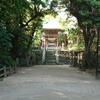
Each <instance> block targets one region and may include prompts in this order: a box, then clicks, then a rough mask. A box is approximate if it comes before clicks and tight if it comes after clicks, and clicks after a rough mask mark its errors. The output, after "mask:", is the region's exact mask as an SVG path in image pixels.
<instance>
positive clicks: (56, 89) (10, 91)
mask: <svg viewBox="0 0 100 100" xmlns="http://www.w3.org/2000/svg"><path fill="white" fill-rule="evenodd" d="M0 100H100V80H96V79H95V77H94V76H92V75H90V74H88V73H86V72H82V71H79V70H77V69H76V68H71V67H69V66H67V65H36V66H33V67H24V68H19V69H18V72H17V73H16V74H14V75H13V76H10V77H7V78H5V79H4V81H1V82H0Z"/></svg>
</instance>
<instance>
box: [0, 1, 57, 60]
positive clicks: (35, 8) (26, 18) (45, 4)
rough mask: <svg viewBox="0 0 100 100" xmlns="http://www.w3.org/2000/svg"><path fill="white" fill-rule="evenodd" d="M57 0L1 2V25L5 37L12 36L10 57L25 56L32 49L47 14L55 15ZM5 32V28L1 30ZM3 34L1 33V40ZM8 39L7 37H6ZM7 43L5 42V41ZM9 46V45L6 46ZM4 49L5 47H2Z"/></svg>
mask: <svg viewBox="0 0 100 100" xmlns="http://www.w3.org/2000/svg"><path fill="white" fill-rule="evenodd" d="M56 1H57V0H52V1H51V2H49V0H44V1H43V0H1V1H0V23H2V24H3V25H4V26H3V27H5V31H6V32H5V35H7V34H8V35H9V36H10V35H11V37H9V38H10V41H9V42H10V44H11V45H12V47H11V48H9V54H10V55H9V56H10V57H12V58H13V59H14V60H15V59H16V57H21V56H23V55H25V54H26V53H27V52H28V51H29V49H30V48H31V47H32V46H31V45H32V42H33V41H32V40H33V38H34V33H35V32H36V31H37V30H38V29H40V28H42V22H43V20H42V19H43V17H44V15H46V14H50V13H52V14H55V7H54V6H55V4H56ZM1 30H3V28H1ZM2 36H3V33H2V32H1V36H0V38H2ZM5 38H6V37H5ZM4 42H5V41H4ZM7 43H8V42H7ZM6 46H8V45H6ZM2 48H4V47H2Z"/></svg>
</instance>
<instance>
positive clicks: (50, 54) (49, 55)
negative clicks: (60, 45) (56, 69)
mask: <svg viewBox="0 0 100 100" xmlns="http://www.w3.org/2000/svg"><path fill="white" fill-rule="evenodd" d="M45 64H46V65H47V64H49V65H50V64H51V65H54V64H56V57H55V50H53V49H47V50H46V55H45Z"/></svg>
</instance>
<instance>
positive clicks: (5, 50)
mask: <svg viewBox="0 0 100 100" xmlns="http://www.w3.org/2000/svg"><path fill="white" fill-rule="evenodd" d="M11 37H12V34H10V33H8V32H7V31H6V28H5V25H4V24H3V23H0V67H3V66H12V67H14V65H15V62H14V60H13V59H12V58H11V55H10V49H11V48H12V44H11Z"/></svg>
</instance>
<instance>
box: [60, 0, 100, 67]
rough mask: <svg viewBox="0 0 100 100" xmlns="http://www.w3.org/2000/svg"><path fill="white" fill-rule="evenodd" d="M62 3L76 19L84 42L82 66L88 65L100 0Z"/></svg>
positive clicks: (70, 0) (99, 9)
mask: <svg viewBox="0 0 100 100" xmlns="http://www.w3.org/2000/svg"><path fill="white" fill-rule="evenodd" d="M62 4H64V5H65V6H66V8H67V9H66V10H67V11H69V12H70V13H71V14H72V15H73V16H75V17H76V18H77V20H78V25H79V27H80V28H81V30H82V34H83V37H84V43H85V60H84V66H88V67H90V66H91V64H92V62H91V59H90V58H91V53H90V52H91V45H92V43H93V39H94V37H95V31H94V29H95V28H96V27H97V26H99V25H100V23H99V22H100V17H99V16H100V1H99V0H74V1H73V0H62Z"/></svg>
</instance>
